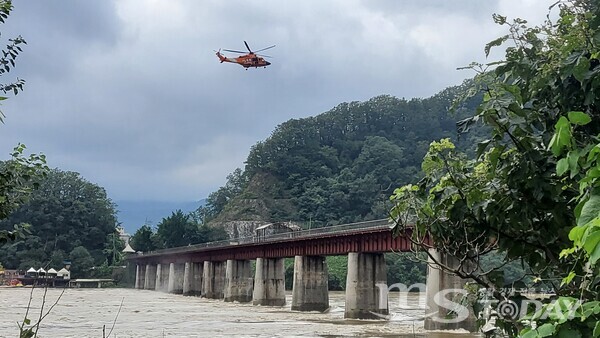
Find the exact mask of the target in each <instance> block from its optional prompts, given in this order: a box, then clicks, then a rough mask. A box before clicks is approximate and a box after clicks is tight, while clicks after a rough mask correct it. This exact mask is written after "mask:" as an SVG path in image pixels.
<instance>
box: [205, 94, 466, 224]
mask: <svg viewBox="0 0 600 338" xmlns="http://www.w3.org/2000/svg"><path fill="white" fill-rule="evenodd" d="M462 90H463V87H462V86H461V87H452V88H448V89H446V90H444V91H442V92H441V93H439V94H437V95H435V96H433V97H431V98H427V99H412V100H405V99H398V98H395V97H391V96H378V97H375V98H373V99H371V100H369V101H366V102H352V103H343V104H340V105H338V106H337V107H335V108H333V109H332V110H330V111H328V112H326V113H323V114H321V115H317V116H315V117H309V118H304V119H294V120H290V121H288V122H285V123H283V124H281V125H280V126H279V127H277V129H276V130H275V131H274V132H273V133H272V134H271V136H270V137H269V138H268V139H266V140H265V141H262V142H259V143H257V144H256V145H254V146H253V147H252V149H251V151H250V153H249V155H248V158H247V160H246V167H245V170H244V171H242V170H240V169H238V170H236V171H235V172H234V173H233V174H232V175H230V176H229V177H228V181H227V184H226V185H225V186H224V187H222V188H220V189H219V190H218V191H216V192H215V193H213V194H211V195H210V196H209V198H208V200H207V205H206V206H205V207H204V208H203V209H202V210H201V211H202V212H203V215H208V217H205V218H204V220H208V221H210V220H213V223H216V222H221V221H228V220H262V221H289V220H294V221H297V222H300V223H309V221H310V223H311V224H312V226H323V225H328V224H329V225H331V224H339V223H348V222H354V221H361V220H366V219H375V218H384V217H387V214H388V211H389V200H388V196H389V195H390V194H391V193H392V191H393V189H394V187H396V186H397V185H398V184H402V183H408V182H410V181H412V180H415V179H417V178H419V177H420V175H421V174H420V172H421V170H420V160H421V158H422V157H423V155H424V154H425V152H426V151H427V147H428V145H429V143H430V142H431V141H433V140H434V139H436V138H440V137H454V138H455V136H456V127H455V123H456V121H457V120H458V119H459V118H460V117H465V116H467V115H466V114H467V113H466V112H467V111H468V110H469V109H474V107H475V103H476V102H477V100H478V98H474V99H472V100H471V101H468V102H467V104H465V105H464V106H463V107H461V109H459V110H458V111H457V112H456V114H455V115H453V114H450V113H449V112H448V110H449V107H450V106H451V104H452V101H453V98H454V97H455V96H456V95H458V93H460V92H461V91H462ZM476 137H478V135H476V134H472V135H469V136H468V137H467V138H463V139H460V140H456V139H455V140H456V141H457V142H458V144H460V145H461V146H463V147H465V148H468V147H469V145H472V144H473V139H474V138H476Z"/></svg>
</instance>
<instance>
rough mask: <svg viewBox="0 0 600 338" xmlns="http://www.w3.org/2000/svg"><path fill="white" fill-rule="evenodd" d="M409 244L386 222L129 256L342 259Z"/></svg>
mask: <svg viewBox="0 0 600 338" xmlns="http://www.w3.org/2000/svg"><path fill="white" fill-rule="evenodd" d="M409 249H410V243H409V242H408V240H406V239H405V238H402V237H396V238H394V237H393V236H392V224H391V223H390V222H389V220H388V219H383V220H375V221H368V222H360V223H351V224H343V225H337V226H330V227H323V228H315V229H307V230H301V231H293V232H288V233H279V234H273V235H268V236H251V237H242V238H236V239H229V240H224V241H218V242H210V243H202V244H196V245H190V246H185V247H177V248H170V249H163V250H156V251H151V252H147V253H143V254H138V255H133V256H130V257H129V258H128V259H130V260H134V261H137V262H139V263H142V262H146V263H161V262H163V263H166V262H185V261H196V262H200V261H205V260H226V259H255V258H258V257H293V256H296V255H342V254H347V253H348V252H386V251H408V250H409Z"/></svg>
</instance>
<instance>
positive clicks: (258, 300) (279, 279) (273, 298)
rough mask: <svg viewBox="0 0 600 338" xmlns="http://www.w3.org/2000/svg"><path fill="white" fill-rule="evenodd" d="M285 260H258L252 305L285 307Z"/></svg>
mask: <svg viewBox="0 0 600 338" xmlns="http://www.w3.org/2000/svg"><path fill="white" fill-rule="evenodd" d="M284 261H285V259H284V258H257V259H256V275H255V277H254V292H253V293H252V304H254V305H267V306H284V305H285V266H284Z"/></svg>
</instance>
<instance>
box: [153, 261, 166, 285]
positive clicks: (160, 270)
mask: <svg viewBox="0 0 600 338" xmlns="http://www.w3.org/2000/svg"><path fill="white" fill-rule="evenodd" d="M168 284H169V267H168V266H167V265H166V264H160V263H159V264H156V281H155V282H154V290H156V291H162V292H166V291H167V287H168Z"/></svg>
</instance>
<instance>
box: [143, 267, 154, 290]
mask: <svg viewBox="0 0 600 338" xmlns="http://www.w3.org/2000/svg"><path fill="white" fill-rule="evenodd" d="M155 284H156V265H152V264H146V273H145V274H144V289H146V290H154V288H155Z"/></svg>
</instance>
